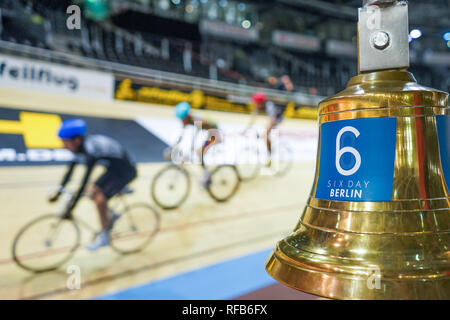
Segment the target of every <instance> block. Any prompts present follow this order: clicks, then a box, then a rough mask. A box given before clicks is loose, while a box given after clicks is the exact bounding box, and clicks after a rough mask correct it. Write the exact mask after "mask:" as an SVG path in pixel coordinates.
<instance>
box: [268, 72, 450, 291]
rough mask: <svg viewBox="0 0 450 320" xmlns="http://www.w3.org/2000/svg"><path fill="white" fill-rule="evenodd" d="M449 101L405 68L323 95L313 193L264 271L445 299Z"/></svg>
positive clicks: (321, 285)
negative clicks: (419, 82) (335, 92)
mask: <svg viewBox="0 0 450 320" xmlns="http://www.w3.org/2000/svg"><path fill="white" fill-rule="evenodd" d="M447 103H448V94H447V93H445V92H441V91H437V90H434V89H429V88H426V87H423V86H420V85H419V84H417V83H416V81H415V79H414V77H413V76H412V74H410V73H409V72H406V71H403V70H397V71H394V70H393V71H378V72H372V73H366V74H360V75H358V76H356V77H354V78H352V79H351V80H350V82H349V84H348V86H347V88H346V89H345V90H344V91H343V92H341V93H339V94H337V95H335V96H333V97H330V98H328V99H326V100H325V101H322V102H321V103H320V104H319V125H320V139H319V149H318V157H317V166H316V175H315V180H314V184H313V188H312V191H311V195H310V197H309V200H308V202H307V205H306V207H305V209H304V211H303V214H302V216H301V218H300V221H299V223H298V224H297V226H296V228H295V230H294V231H293V232H292V233H291V234H290V235H289V236H288V237H286V238H285V239H283V240H281V241H280V242H279V243H278V244H277V246H276V248H275V250H274V252H273V253H272V255H271V256H270V257H269V259H268V261H267V262H266V270H267V271H268V273H269V274H270V275H271V276H272V277H274V278H275V279H276V280H278V281H280V282H282V283H284V284H286V285H288V286H290V287H293V288H295V289H298V290H301V291H304V292H308V293H311V294H315V295H319V296H323V297H328V298H336V299H450V194H449V187H450V168H449V162H450V109H449V107H448V106H447Z"/></svg>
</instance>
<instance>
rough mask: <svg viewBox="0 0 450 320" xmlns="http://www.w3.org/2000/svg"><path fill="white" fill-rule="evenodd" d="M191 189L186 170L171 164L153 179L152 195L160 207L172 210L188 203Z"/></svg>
mask: <svg viewBox="0 0 450 320" xmlns="http://www.w3.org/2000/svg"><path fill="white" fill-rule="evenodd" d="M190 189H191V182H190V179H189V173H188V172H187V171H186V170H185V169H184V168H182V167H180V166H177V165H174V164H171V165H169V166H167V167H165V168H163V169H162V170H161V171H160V172H159V173H158V174H157V175H156V176H155V178H154V179H153V182H152V186H151V195H152V198H153V201H155V203H156V204H157V205H158V206H159V207H161V208H163V209H166V210H171V209H176V208H178V207H179V206H181V205H182V204H183V202H184V201H186V198H187V196H188V195H189V192H190Z"/></svg>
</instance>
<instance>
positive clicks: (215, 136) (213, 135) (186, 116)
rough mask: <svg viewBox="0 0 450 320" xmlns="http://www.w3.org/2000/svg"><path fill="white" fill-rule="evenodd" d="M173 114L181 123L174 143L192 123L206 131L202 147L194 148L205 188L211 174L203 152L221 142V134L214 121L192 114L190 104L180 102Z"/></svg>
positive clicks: (179, 139)
mask: <svg viewBox="0 0 450 320" xmlns="http://www.w3.org/2000/svg"><path fill="white" fill-rule="evenodd" d="M175 116H176V117H177V118H178V119H180V120H181V121H182V123H183V132H182V133H181V135H180V137H179V138H178V140H177V143H176V144H178V143H180V141H181V139H182V138H183V134H184V129H185V128H186V127H187V126H189V125H193V126H195V127H196V128H200V131H204V130H206V132H207V137H206V139H205V142H204V143H203V145H202V147H201V148H199V149H198V150H196V152H197V154H198V156H199V157H200V159H201V164H202V166H203V167H204V168H205V172H204V176H203V179H202V181H201V183H202V185H203V186H204V187H205V188H206V187H207V185H208V184H209V183H210V182H211V181H210V178H211V174H210V172H209V171H208V170H207V169H206V167H205V166H204V155H205V152H206V151H207V150H208V148H210V147H212V146H213V145H215V144H218V143H220V142H222V136H221V134H220V131H219V128H218V126H217V124H216V123H214V122H213V121H211V120H207V119H205V118H203V117H200V116H198V115H194V114H192V113H191V105H190V104H189V103H187V102H181V103H179V104H177V105H176V106H175Z"/></svg>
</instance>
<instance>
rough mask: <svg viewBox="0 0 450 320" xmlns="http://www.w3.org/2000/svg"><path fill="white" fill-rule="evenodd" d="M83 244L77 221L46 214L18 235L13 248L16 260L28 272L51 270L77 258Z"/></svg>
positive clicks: (26, 226) (13, 255) (29, 224)
mask: <svg viewBox="0 0 450 320" xmlns="http://www.w3.org/2000/svg"><path fill="white" fill-rule="evenodd" d="M80 241H81V239H80V229H79V227H78V225H77V224H76V223H75V222H74V221H73V220H65V219H61V218H60V217H59V216H57V215H45V216H42V217H38V218H37V219H35V220H33V221H31V222H30V223H28V224H27V225H25V226H24V227H23V228H22V229H21V230H20V231H19V232H18V233H17V235H16V237H15V238H14V242H13V245H12V257H13V259H14V261H15V262H16V263H17V265H19V266H20V267H21V268H23V269H25V270H28V271H32V272H45V271H51V270H55V269H57V268H58V267H60V266H61V265H63V264H64V263H65V262H67V261H68V260H69V259H70V258H71V257H72V256H73V254H74V253H75V250H76V249H77V248H78V246H79V245H80Z"/></svg>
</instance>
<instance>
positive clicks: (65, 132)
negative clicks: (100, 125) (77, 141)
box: [58, 119, 87, 139]
mask: <svg viewBox="0 0 450 320" xmlns="http://www.w3.org/2000/svg"><path fill="white" fill-rule="evenodd" d="M86 130H87V124H86V121H84V120H82V119H70V120H65V121H63V123H62V124H61V126H60V127H59V129H58V137H60V138H61V139H72V138H75V137H81V136H84V134H85V133H86Z"/></svg>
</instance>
